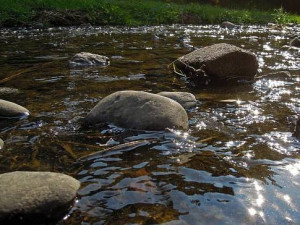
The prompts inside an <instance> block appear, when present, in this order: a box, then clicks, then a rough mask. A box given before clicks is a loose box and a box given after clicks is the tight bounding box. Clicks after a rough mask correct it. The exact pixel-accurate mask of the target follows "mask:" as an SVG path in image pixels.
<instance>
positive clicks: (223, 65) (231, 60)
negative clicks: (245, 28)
mask: <svg viewBox="0 0 300 225" xmlns="http://www.w3.org/2000/svg"><path fill="white" fill-rule="evenodd" d="M174 64H175V66H176V67H177V68H178V69H180V70H181V71H183V72H185V71H187V72H186V73H185V74H188V73H190V71H191V69H190V68H191V67H192V68H194V69H195V70H198V69H202V70H204V71H205V73H206V74H207V75H209V76H211V77H217V78H225V79H226V78H238V77H240V78H251V79H253V78H254V76H255V74H256V73H257V69H258V61H257V58H256V56H255V55H254V54H253V53H251V52H249V51H246V50H244V49H242V48H239V47H236V46H234V45H230V44H225V43H220V44H214V45H211V46H207V47H204V48H200V49H198V50H195V51H193V52H191V53H189V54H187V55H184V56H182V57H180V58H178V59H177V60H176V61H175V62H174Z"/></svg>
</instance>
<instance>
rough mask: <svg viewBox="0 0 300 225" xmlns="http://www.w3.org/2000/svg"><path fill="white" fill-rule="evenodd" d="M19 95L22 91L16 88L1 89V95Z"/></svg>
mask: <svg viewBox="0 0 300 225" xmlns="http://www.w3.org/2000/svg"><path fill="white" fill-rule="evenodd" d="M19 93H20V91H19V90H18V89H16V88H10V87H0V95H15V94H19Z"/></svg>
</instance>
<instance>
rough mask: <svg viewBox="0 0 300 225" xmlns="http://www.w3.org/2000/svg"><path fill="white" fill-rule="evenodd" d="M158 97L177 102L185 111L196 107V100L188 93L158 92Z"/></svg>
mask: <svg viewBox="0 0 300 225" xmlns="http://www.w3.org/2000/svg"><path fill="white" fill-rule="evenodd" d="M157 94H158V95H161V96H165V97H167V98H170V99H173V100H174V101H176V102H178V103H179V104H180V105H182V107H183V108H185V109H190V108H193V107H195V106H196V104H197V100H196V98H195V95H193V94H191V93H189V92H168V91H164V92H159V93H157Z"/></svg>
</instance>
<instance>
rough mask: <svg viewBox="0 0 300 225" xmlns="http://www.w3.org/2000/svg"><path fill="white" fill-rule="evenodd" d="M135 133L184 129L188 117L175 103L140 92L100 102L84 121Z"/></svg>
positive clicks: (127, 93)
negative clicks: (107, 124) (131, 130)
mask: <svg viewBox="0 0 300 225" xmlns="http://www.w3.org/2000/svg"><path fill="white" fill-rule="evenodd" d="M84 122H85V123H86V124H90V125H94V124H97V123H113V124H115V125H118V126H122V127H125V128H131V129H138V130H164V129H165V128H179V129H188V117H187V113H186V111H185V110H184V108H183V107H182V106H181V105H180V104H179V103H177V102H176V101H174V100H172V99H170V98H166V97H163V96H160V95H157V94H151V93H147V92H143V91H118V92H115V93H113V94H111V95H109V96H107V97H105V98H103V99H102V100H101V101H100V102H99V103H98V104H97V105H96V106H95V107H94V108H93V109H92V110H91V111H90V112H89V114H88V115H87V117H86V118H85V119H84Z"/></svg>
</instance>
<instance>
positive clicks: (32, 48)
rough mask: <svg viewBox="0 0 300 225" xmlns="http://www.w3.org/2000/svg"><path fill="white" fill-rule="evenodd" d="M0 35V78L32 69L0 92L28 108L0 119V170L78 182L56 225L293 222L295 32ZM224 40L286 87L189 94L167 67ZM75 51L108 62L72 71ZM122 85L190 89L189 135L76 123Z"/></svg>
mask: <svg viewBox="0 0 300 225" xmlns="http://www.w3.org/2000/svg"><path fill="white" fill-rule="evenodd" d="M0 33H1V35H0V43H1V45H0V66H1V70H0V79H3V78H5V77H8V76H11V75H13V74H15V73H17V72H20V71H22V70H24V69H28V68H30V69H29V71H28V72H26V73H24V74H22V75H21V76H19V77H18V78H15V79H13V80H11V81H9V82H6V83H4V84H2V87H4V86H5V87H12V88H17V89H19V91H20V93H16V94H11V95H4V96H1V98H3V99H6V100H9V101H13V102H16V103H18V104H20V105H22V106H25V107H26V108H28V109H29V110H30V111H31V116H29V117H27V118H23V119H21V120H16V119H1V120H0V132H1V138H2V139H3V140H4V141H5V143H6V148H5V149H4V150H1V152H0V172H1V173H4V172H9V171H15V170H33V171H57V172H62V173H66V174H69V175H71V176H73V177H75V178H77V179H79V180H80V182H81V184H82V186H81V189H80V191H79V195H78V199H77V201H76V204H75V205H74V207H73V208H72V209H71V210H70V213H69V214H68V215H67V216H66V217H65V218H64V219H63V220H61V221H60V222H59V224H64V225H65V224H165V225H170V224H172V225H174V224H299V223H300V214H299V210H300V197H299V188H300V179H299V178H300V159H299V157H300V155H299V150H300V143H299V142H298V141H297V140H296V139H295V138H294V137H293V136H292V132H293V129H294V124H295V121H296V119H297V116H298V115H299V111H300V94H299V89H300V86H299V81H300V78H299V75H300V66H299V65H300V57H299V54H300V51H299V49H295V48H289V46H288V43H289V41H290V40H291V38H292V37H294V36H296V35H300V27H299V26H286V27H265V26H242V27H240V28H239V29H236V30H233V31H229V30H225V29H221V28H220V27H219V26H179V25H174V26H156V27H138V28H124V27H72V28H50V29H46V30H28V29H19V30H1V31H0ZM221 42H225V43H230V44H234V45H236V46H239V47H242V48H245V49H248V50H250V51H251V52H253V53H255V54H256V55H257V57H258V59H259V72H260V73H261V74H264V73H268V72H277V71H282V70H287V71H289V72H290V73H291V74H292V79H289V80H284V79H280V78H278V79H268V78H264V79H261V80H257V81H255V82H244V81H240V82H239V83H235V84H230V85H229V84H223V85H218V86H207V87H201V88H192V87H189V86H188V85H187V84H186V83H185V82H184V80H182V79H180V78H179V77H176V76H174V75H173V74H172V73H171V71H170V70H169V69H168V65H169V64H170V63H171V62H172V61H173V60H175V59H176V58H177V57H179V56H182V55H183V54H186V53H188V52H191V51H192V50H194V49H197V48H201V47H203V46H207V45H210V44H215V43H221ZM81 51H86V52H92V53H97V54H102V55H106V56H108V57H109V58H110V59H111V65H110V66H107V67H90V68H69V66H68V60H69V59H70V58H71V57H72V56H73V55H74V54H76V53H78V52H81ZM127 89H131V90H142V91H148V92H152V93H157V92H160V91H188V92H191V93H193V94H194V95H195V96H196V98H197V100H198V104H197V107H196V108H194V109H192V110H190V111H189V112H188V115H189V123H190V129H189V130H188V131H187V132H182V131H179V130H170V129H167V130H165V131H161V132H149V131H148V132H145V131H132V130H126V129H122V128H120V127H116V126H113V125H107V126H105V127H97V128H95V129H82V128H80V126H79V124H78V123H77V122H76V117H84V116H85V115H86V114H87V113H88V112H89V111H90V109H91V108H92V107H93V106H94V105H95V104H96V103H97V102H98V101H99V100H100V99H101V98H103V97H105V96H107V95H108V94H110V93H113V92H115V91H119V90H127ZM120 110H122V109H120ZM145 140H146V141H145ZM131 142H132V143H133V144H131V145H128V146H125V147H123V148H120V149H117V150H112V151H106V152H104V153H103V154H100V155H98V156H95V157H89V158H86V159H85V160H82V161H77V159H78V158H80V157H82V156H86V155H88V154H90V153H93V152H96V151H101V150H103V149H106V148H109V147H111V146H116V145H120V144H124V143H131Z"/></svg>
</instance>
